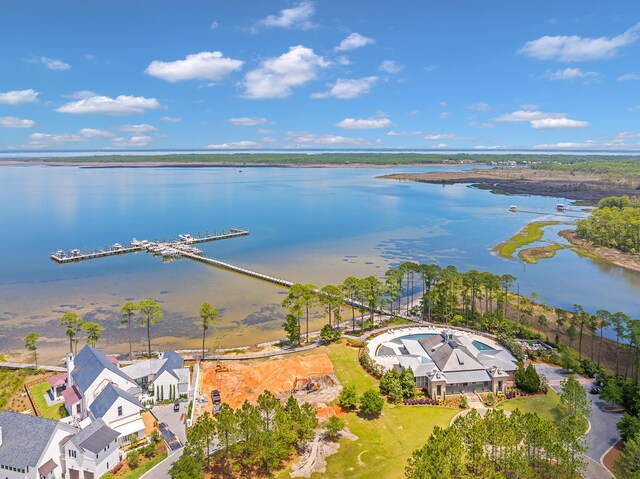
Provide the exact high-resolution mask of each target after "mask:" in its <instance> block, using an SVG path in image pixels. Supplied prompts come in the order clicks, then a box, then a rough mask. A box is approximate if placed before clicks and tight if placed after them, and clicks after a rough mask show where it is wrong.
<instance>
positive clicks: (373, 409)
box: [360, 389, 384, 416]
mask: <svg viewBox="0 0 640 479" xmlns="http://www.w3.org/2000/svg"><path fill="white" fill-rule="evenodd" d="M383 407H384V399H383V398H382V395H381V394H380V393H379V392H378V391H376V390H375V389H369V390H368V391H365V393H364V394H363V395H362V397H361V398H360V412H361V413H362V414H365V415H367V416H379V415H380V413H381V412H382V408H383Z"/></svg>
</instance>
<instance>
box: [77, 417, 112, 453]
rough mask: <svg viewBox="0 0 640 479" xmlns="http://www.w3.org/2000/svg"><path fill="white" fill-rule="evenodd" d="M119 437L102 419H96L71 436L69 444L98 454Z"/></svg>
mask: <svg viewBox="0 0 640 479" xmlns="http://www.w3.org/2000/svg"><path fill="white" fill-rule="evenodd" d="M119 436H120V433H119V432H117V431H114V430H113V429H111V428H110V427H109V426H107V424H106V423H105V422H104V421H103V420H102V419H97V420H95V421H93V422H92V423H91V424H89V425H88V426H87V427H86V428H84V429H83V430H82V431H80V432H79V433H78V434H76V435H75V436H73V437H72V438H71V443H72V444H73V445H74V446H76V447H77V448H79V449H83V450H86V451H89V452H93V453H94V454H98V453H99V452H100V451H102V450H103V449H104V448H105V447H107V446H108V445H109V444H111V443H112V442H113V441H115V440H116V439H118V437H119Z"/></svg>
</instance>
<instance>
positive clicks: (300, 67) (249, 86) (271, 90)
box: [244, 45, 329, 99]
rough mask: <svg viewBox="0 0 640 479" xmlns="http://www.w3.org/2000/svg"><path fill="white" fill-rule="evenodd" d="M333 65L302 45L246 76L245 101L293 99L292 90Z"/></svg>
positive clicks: (270, 60) (268, 61)
mask: <svg viewBox="0 0 640 479" xmlns="http://www.w3.org/2000/svg"><path fill="white" fill-rule="evenodd" d="M327 66H329V63H328V62H326V61H325V60H324V58H322V57H321V56H319V55H316V54H315V53H314V52H313V50H312V49H311V48H306V47H304V46H302V45H297V46H295V47H290V48H289V51H288V52H286V53H283V54H282V55H280V56H279V57H274V58H267V59H266V60H264V61H263V62H262V63H261V64H260V66H259V67H258V68H256V69H255V70H252V71H250V72H248V73H247V75H246V76H245V81H244V86H245V90H246V91H245V97H246V98H251V99H258V98H285V97H288V96H289V95H291V93H292V91H291V90H292V88H293V87H297V86H301V85H304V84H305V83H307V82H308V81H310V80H314V79H315V78H316V77H317V72H318V69H319V68H325V67H327Z"/></svg>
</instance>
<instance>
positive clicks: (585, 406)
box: [560, 376, 591, 419]
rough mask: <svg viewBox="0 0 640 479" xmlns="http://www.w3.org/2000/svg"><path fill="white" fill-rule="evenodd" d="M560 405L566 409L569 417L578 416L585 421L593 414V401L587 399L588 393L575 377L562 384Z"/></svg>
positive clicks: (570, 377)
mask: <svg viewBox="0 0 640 479" xmlns="http://www.w3.org/2000/svg"><path fill="white" fill-rule="evenodd" d="M560 384H561V386H562V392H561V393H560V404H562V405H563V406H564V407H565V411H566V414H567V416H571V415H574V414H578V415H579V416H582V417H583V418H585V419H588V418H589V414H591V401H589V400H588V399H587V392H586V391H585V389H584V388H583V387H582V384H580V383H579V382H578V380H577V379H576V378H574V377H573V376H569V377H568V378H567V379H565V380H563V381H561V382H560Z"/></svg>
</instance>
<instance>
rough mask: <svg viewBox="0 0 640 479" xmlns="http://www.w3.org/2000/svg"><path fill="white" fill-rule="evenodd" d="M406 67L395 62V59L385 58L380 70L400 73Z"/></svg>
mask: <svg viewBox="0 0 640 479" xmlns="http://www.w3.org/2000/svg"><path fill="white" fill-rule="evenodd" d="M403 69H404V66H402V65H400V64H398V63H396V62H394V61H393V60H384V61H383V62H382V63H381V64H380V66H379V67H378V70H379V71H381V72H384V73H389V74H394V73H399V72H401V71H402V70H403Z"/></svg>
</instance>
